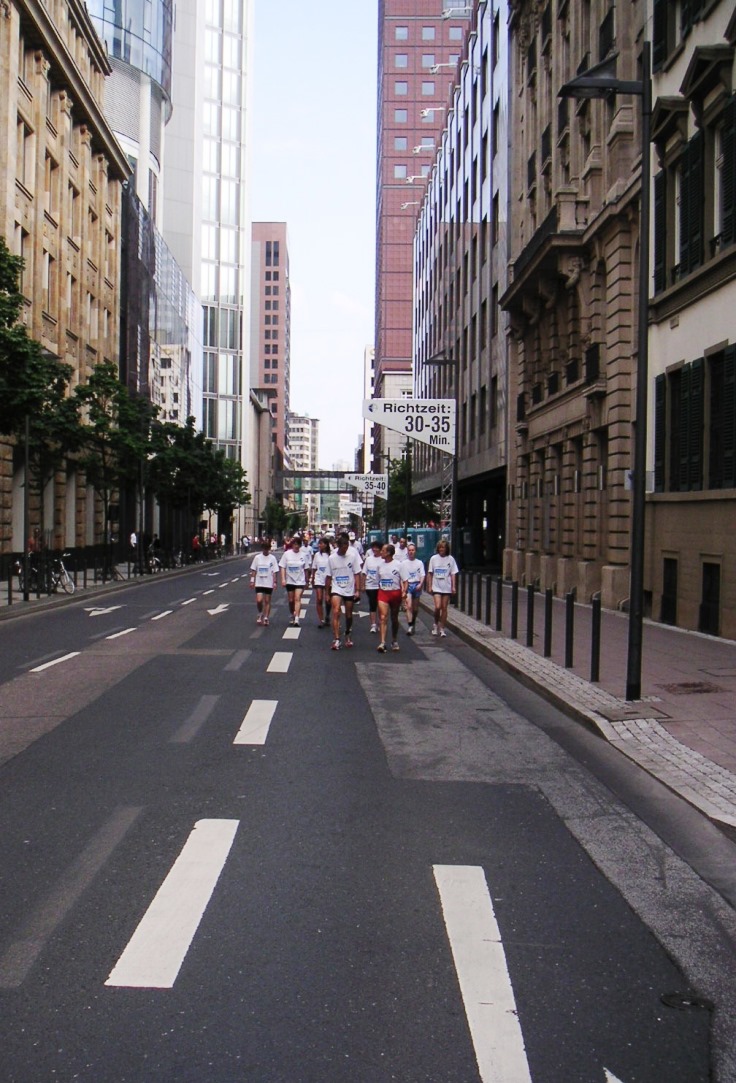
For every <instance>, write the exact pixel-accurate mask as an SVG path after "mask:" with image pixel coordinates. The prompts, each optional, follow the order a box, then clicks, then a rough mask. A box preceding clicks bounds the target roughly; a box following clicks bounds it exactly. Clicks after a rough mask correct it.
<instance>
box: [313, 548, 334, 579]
mask: <svg viewBox="0 0 736 1083" xmlns="http://www.w3.org/2000/svg"><path fill="white" fill-rule="evenodd" d="M329 562H330V554H329V553H320V552H318V553H315V554H314V557H313V558H312V572H313V573H314V580H313V582H314V585H315V587H323V586H324V585H325V579H326V578H327V565H328V564H329Z"/></svg>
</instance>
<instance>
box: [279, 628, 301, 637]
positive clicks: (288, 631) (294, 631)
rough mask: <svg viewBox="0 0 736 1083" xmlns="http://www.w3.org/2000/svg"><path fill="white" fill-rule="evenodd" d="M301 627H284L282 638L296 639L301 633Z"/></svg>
mask: <svg viewBox="0 0 736 1083" xmlns="http://www.w3.org/2000/svg"><path fill="white" fill-rule="evenodd" d="M301 632H302V630H301V628H285V629H284V634H283V635H282V637H281V638H282V639H298V638H299V636H300V635H301Z"/></svg>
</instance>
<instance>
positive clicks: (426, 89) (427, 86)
mask: <svg viewBox="0 0 736 1083" xmlns="http://www.w3.org/2000/svg"><path fill="white" fill-rule="evenodd" d="M434 93H435V84H434V83H433V82H430V81H427V82H423V83H422V97H423V98H432V97H434Z"/></svg>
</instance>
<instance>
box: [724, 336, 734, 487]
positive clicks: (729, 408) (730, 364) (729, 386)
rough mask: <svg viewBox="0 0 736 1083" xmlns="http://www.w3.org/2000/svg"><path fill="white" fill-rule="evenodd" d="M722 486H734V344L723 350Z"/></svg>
mask: <svg viewBox="0 0 736 1083" xmlns="http://www.w3.org/2000/svg"><path fill="white" fill-rule="evenodd" d="M723 488H724V489H733V488H736V346H727V347H726V349H725V350H724V352H723Z"/></svg>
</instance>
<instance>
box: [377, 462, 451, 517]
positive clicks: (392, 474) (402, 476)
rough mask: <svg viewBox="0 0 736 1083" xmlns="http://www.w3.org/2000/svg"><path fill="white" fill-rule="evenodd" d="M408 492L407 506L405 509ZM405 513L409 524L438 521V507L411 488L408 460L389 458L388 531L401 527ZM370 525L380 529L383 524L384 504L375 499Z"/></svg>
mask: <svg viewBox="0 0 736 1083" xmlns="http://www.w3.org/2000/svg"><path fill="white" fill-rule="evenodd" d="M407 489H408V496H409V500H408V507H407ZM407 511H408V521H409V523H414V524H416V523H427V522H429V521H430V520H435V519H436V518H437V505H436V504H435V503H433V502H432V501H431V500H425V498H424V497H423V496H421V495H420V494H419V493H414V492H412V488H411V461H410V460H407V459H406V458H401V459H391V460H390V462H389V464H388V523H389V530H392V529H394V528H395V529H397V530H398V529H401V528H403V526H404V524H405V522H406V519H407ZM370 522H371V526H373V527H375V528H377V529H382V528H383V527H385V525H386V501H385V500H381V499H380V497H377V498H376V501H375V504H374V507H373V514H372V515H371V520H370Z"/></svg>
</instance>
